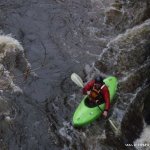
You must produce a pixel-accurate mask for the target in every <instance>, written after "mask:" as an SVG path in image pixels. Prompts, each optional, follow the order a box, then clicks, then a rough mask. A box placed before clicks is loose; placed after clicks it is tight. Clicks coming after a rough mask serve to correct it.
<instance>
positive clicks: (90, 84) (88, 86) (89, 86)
mask: <svg viewBox="0 0 150 150" xmlns="http://www.w3.org/2000/svg"><path fill="white" fill-rule="evenodd" d="M94 83H95V80H91V81H90V82H88V83H87V84H86V85H85V86H84V88H83V90H82V91H83V94H87V91H90V90H91V88H92V87H93V85H94Z"/></svg>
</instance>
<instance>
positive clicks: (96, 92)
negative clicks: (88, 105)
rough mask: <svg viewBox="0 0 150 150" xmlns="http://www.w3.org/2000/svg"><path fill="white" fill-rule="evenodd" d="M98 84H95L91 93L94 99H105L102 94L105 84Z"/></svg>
mask: <svg viewBox="0 0 150 150" xmlns="http://www.w3.org/2000/svg"><path fill="white" fill-rule="evenodd" d="M96 86H97V85H96V84H94V86H93V88H92V90H91V93H90V97H91V98H92V99H94V100H96V99H103V96H102V93H101V90H102V88H103V87H104V86H105V85H104V84H103V85H99V87H96Z"/></svg>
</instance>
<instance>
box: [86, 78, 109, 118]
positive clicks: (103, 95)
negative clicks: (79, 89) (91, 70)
mask: <svg viewBox="0 0 150 150" xmlns="http://www.w3.org/2000/svg"><path fill="white" fill-rule="evenodd" d="M83 94H87V95H89V103H91V104H97V105H100V104H101V103H105V110H104V112H103V116H104V117H107V114H108V110H109V108H110V97H109V90H108V87H107V86H106V85H105V83H104V82H103V78H102V77H101V76H97V77H96V78H95V79H93V80H91V81H90V82H88V83H87V84H86V85H85V86H84V88H83Z"/></svg>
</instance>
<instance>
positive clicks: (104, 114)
mask: <svg viewBox="0 0 150 150" xmlns="http://www.w3.org/2000/svg"><path fill="white" fill-rule="evenodd" d="M107 115H108V112H107V111H106V110H105V111H104V112H103V116H104V117H105V118H106V117H107Z"/></svg>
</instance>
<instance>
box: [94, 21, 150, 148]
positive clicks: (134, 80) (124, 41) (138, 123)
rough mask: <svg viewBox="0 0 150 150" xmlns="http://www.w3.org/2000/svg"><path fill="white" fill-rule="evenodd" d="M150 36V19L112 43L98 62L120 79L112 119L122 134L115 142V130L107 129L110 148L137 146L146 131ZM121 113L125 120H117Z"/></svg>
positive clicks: (99, 65) (121, 118) (99, 67)
mask: <svg viewBox="0 0 150 150" xmlns="http://www.w3.org/2000/svg"><path fill="white" fill-rule="evenodd" d="M149 37H150V20H147V21H146V22H144V23H143V24H141V25H139V26H136V27H134V28H132V29H130V30H127V31H126V32H125V33H124V34H121V35H119V36H117V37H116V38H115V39H114V40H112V41H111V42H110V43H109V44H108V45H107V46H108V48H107V49H106V50H105V51H104V53H103V55H102V56H101V57H100V60H99V61H98V62H97V63H95V67H97V68H98V69H99V70H100V71H102V72H103V71H104V72H105V73H107V74H108V75H109V74H113V75H115V76H117V77H118V79H119V95H118V99H117V103H116V104H115V106H114V107H115V108H114V111H113V115H112V116H111V120H112V121H113V122H117V127H118V132H120V135H116V140H114V139H113V138H111V137H112V136H111V133H113V134H115V133H114V132H113V131H112V129H109V130H107V133H106V135H107V138H108V141H109V140H110V141H112V142H111V143H109V142H108V143H109V144H110V145H115V146H117V147H119V145H120V144H121V143H122V145H124V144H125V143H133V141H134V140H135V139H137V138H138V137H139V135H140V134H141V132H142V130H143V127H144V122H143V113H142V110H143V104H144V100H145V99H147V98H146V97H148V93H149V92H150V91H149V80H150V51H149V48H148V47H149V44H150V43H149ZM103 66H106V67H107V69H106V70H105V67H103ZM118 110H120V111H118ZM121 112H122V117H119V118H117V116H119V114H120V113H121ZM118 119H119V120H118ZM110 131H111V132H110ZM117 144H118V145H117Z"/></svg>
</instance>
